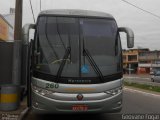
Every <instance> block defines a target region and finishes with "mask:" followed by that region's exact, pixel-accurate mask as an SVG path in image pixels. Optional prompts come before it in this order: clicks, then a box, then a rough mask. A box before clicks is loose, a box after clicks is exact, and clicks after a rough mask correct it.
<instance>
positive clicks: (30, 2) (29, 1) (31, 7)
mask: <svg viewBox="0 0 160 120" xmlns="http://www.w3.org/2000/svg"><path fill="white" fill-rule="evenodd" d="M29 2H30V6H31V11H32V15H33V21H34V23H35V16H34V12H33V7H32V3H31V0H29Z"/></svg>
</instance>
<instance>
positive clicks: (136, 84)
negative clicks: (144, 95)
mask: <svg viewBox="0 0 160 120" xmlns="http://www.w3.org/2000/svg"><path fill="white" fill-rule="evenodd" d="M124 85H125V86H130V87H135V88H140V89H144V90H150V91H154V92H160V87H158V86H152V85H146V84H139V83H131V82H127V81H124Z"/></svg>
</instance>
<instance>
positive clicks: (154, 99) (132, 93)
mask: <svg viewBox="0 0 160 120" xmlns="http://www.w3.org/2000/svg"><path fill="white" fill-rule="evenodd" d="M133 113H137V114H155V113H157V114H159V117H160V95H157V94H153V93H146V92H143V91H139V90H135V89H131V88H124V94H123V109H122V111H121V113H120V114H102V115H35V114H33V113H32V112H30V113H29V114H28V115H27V116H26V117H25V120H61V119H62V120H121V119H122V114H133Z"/></svg>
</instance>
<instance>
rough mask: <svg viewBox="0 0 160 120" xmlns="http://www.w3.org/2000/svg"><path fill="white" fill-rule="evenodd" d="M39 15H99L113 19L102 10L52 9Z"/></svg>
mask: <svg viewBox="0 0 160 120" xmlns="http://www.w3.org/2000/svg"><path fill="white" fill-rule="evenodd" d="M41 15H54V16H56V15H57V16H78V17H79V16H80V17H98V18H99V17H100V18H110V19H114V18H113V16H112V15H110V14H108V13H104V12H98V11H90V10H77V9H53V10H45V11H42V12H41V13H40V14H39V16H41Z"/></svg>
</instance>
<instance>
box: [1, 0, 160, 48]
mask: <svg viewBox="0 0 160 120" xmlns="http://www.w3.org/2000/svg"><path fill="white" fill-rule="evenodd" d="M127 1H128V2H131V3H133V4H135V5H137V6H139V7H141V8H143V9H145V10H147V11H150V12H152V13H154V14H156V15H158V16H160V0H127ZM32 3H33V9H34V13H35V16H36V17H37V15H38V13H39V12H40V9H39V8H40V7H39V0H32ZM23 4H24V8H23V13H24V14H23V24H25V23H33V18H32V15H31V9H30V5H29V0H24V2H23ZM14 6H15V0H0V14H7V13H9V8H10V7H14ZM45 9H87V10H96V11H103V12H107V13H110V14H112V15H113V16H114V17H115V19H116V20H117V23H118V26H124V27H130V28H131V29H133V31H134V33H135V48H137V47H143V48H150V49H152V50H155V49H157V50H160V19H158V18H156V17H154V16H152V15H150V14H147V13H145V12H143V11H140V10H138V9H137V8H134V7H133V6H130V5H128V4H126V3H124V2H123V1H121V0H42V10H45ZM122 46H123V48H126V40H125V39H124V38H122Z"/></svg>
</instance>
